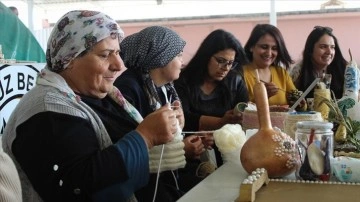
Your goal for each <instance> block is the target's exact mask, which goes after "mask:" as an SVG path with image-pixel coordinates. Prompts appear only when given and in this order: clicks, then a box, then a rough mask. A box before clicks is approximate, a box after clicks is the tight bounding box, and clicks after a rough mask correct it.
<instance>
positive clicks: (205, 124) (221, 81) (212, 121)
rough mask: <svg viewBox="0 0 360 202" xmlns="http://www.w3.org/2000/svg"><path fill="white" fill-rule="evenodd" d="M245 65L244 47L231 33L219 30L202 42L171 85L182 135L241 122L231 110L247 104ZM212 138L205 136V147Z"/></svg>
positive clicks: (219, 157)
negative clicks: (177, 100) (178, 104)
mask: <svg viewBox="0 0 360 202" xmlns="http://www.w3.org/2000/svg"><path fill="white" fill-rule="evenodd" d="M245 62H246V56H245V53H244V50H243V47H242V46H241V44H240V42H239V41H238V40H237V39H236V38H235V36H234V35H233V34H231V33H230V32H227V31H225V30H222V29H218V30H215V31H213V32H211V33H210V34H209V35H208V36H207V37H206V38H205V39H204V41H203V42H202V43H201V45H200V47H199V49H198V50H197V52H196V53H195V55H194V57H193V58H192V59H191V60H190V62H189V63H188V65H186V67H185V68H184V70H183V71H182V72H181V74H180V78H179V79H178V80H176V81H175V82H174V83H175V88H176V91H177V92H178V95H179V97H180V100H181V101H182V106H183V110H184V115H185V120H186V121H185V126H184V131H209V130H216V129H219V128H221V127H222V126H224V125H225V124H234V123H240V122H241V118H242V117H241V114H234V112H233V108H234V107H235V105H236V104H237V103H239V102H247V101H248V92H247V89H246V85H245V82H244V80H243V78H242V76H241V73H242V72H241V67H242V65H243V64H244V63H245ZM207 138H208V139H207ZM212 138H213V137H212V134H209V135H206V137H205V138H203V141H204V142H205V145H207V143H206V142H207V141H209V140H211V139H212ZM215 154H216V161H217V165H218V166H220V165H221V164H222V159H221V155H220V153H219V152H218V151H217V149H216V147H215Z"/></svg>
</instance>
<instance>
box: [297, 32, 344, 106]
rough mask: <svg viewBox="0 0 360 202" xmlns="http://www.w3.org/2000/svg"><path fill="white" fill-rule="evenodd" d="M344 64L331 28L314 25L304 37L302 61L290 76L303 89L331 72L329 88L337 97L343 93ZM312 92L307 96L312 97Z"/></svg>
mask: <svg viewBox="0 0 360 202" xmlns="http://www.w3.org/2000/svg"><path fill="white" fill-rule="evenodd" d="M346 65H347V61H346V60H345V59H344V57H343V55H342V53H341V50H340V47H339V44H338V41H337V39H336V37H335V36H334V34H333V33H332V29H331V28H330V27H321V26H315V27H314V29H313V30H312V32H311V33H310V34H309V36H308V38H307V39H306V43H305V48H304V51H303V58H302V61H300V62H299V63H298V64H296V65H295V66H294V68H293V69H292V71H291V72H290V76H291V77H292V79H293V81H294V83H295V85H296V87H297V88H299V90H305V89H306V88H307V87H308V86H309V85H310V84H311V82H312V81H313V80H314V79H315V78H316V77H321V76H322V75H323V73H327V74H331V75H332V79H331V84H330V89H331V90H332V91H333V92H334V93H335V96H336V98H338V99H339V98H341V97H342V95H343V86H344V76H343V75H344V73H345V68H346ZM313 93H314V92H313V91H311V92H310V93H309V94H308V95H307V97H314V95H313Z"/></svg>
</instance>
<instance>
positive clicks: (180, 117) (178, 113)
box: [171, 100, 185, 129]
mask: <svg viewBox="0 0 360 202" xmlns="http://www.w3.org/2000/svg"><path fill="white" fill-rule="evenodd" d="M171 107H172V109H173V110H174V111H175V113H176V118H177V119H178V120H179V125H180V128H181V129H183V128H184V125H185V118H184V112H183V110H182V107H181V103H180V101H179V100H175V101H174V102H173V103H172V104H171Z"/></svg>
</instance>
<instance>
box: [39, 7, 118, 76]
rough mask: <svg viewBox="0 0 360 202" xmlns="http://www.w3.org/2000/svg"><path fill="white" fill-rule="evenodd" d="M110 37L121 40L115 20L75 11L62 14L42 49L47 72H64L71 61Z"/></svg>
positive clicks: (95, 12)
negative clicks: (44, 53)
mask: <svg viewBox="0 0 360 202" xmlns="http://www.w3.org/2000/svg"><path fill="white" fill-rule="evenodd" d="M109 36H112V37H114V38H115V37H119V41H120V40H122V39H123V38H124V32H123V31H122V30H121V28H120V27H119V25H118V24H117V23H116V21H115V20H113V19H111V18H110V17H109V16H107V15H106V14H104V13H101V12H98V11H88V10H76V11H70V12H68V13H66V14H65V15H64V16H63V17H61V18H60V19H59V21H58V22H57V23H56V24H55V27H54V29H53V30H52V32H51V35H50V37H49V41H48V43H47V44H48V45H47V48H46V63H47V68H48V69H49V70H50V71H53V72H60V71H62V70H64V69H65V68H66V67H67V66H68V65H69V63H70V62H71V60H73V59H74V58H76V57H77V56H78V55H79V54H80V53H82V52H83V51H85V50H89V49H91V48H92V47H93V46H94V45H95V44H97V43H98V42H100V41H101V40H103V39H105V38H107V37H109Z"/></svg>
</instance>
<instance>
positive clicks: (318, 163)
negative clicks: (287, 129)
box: [295, 121, 334, 181]
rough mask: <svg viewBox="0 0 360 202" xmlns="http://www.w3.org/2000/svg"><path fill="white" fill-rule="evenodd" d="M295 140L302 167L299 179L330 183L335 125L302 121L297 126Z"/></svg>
mask: <svg viewBox="0 0 360 202" xmlns="http://www.w3.org/2000/svg"><path fill="white" fill-rule="evenodd" d="M296 128H297V129H296V132H295V140H296V143H297V144H298V147H299V153H300V159H301V165H300V168H299V169H298V170H297V172H296V177H297V179H300V180H312V181H317V180H321V181H328V180H329V178H330V173H331V171H330V159H331V158H332V157H333V135H334V134H333V131H332V128H333V124H332V123H330V122H324V121H301V122H298V123H297V124H296Z"/></svg>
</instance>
